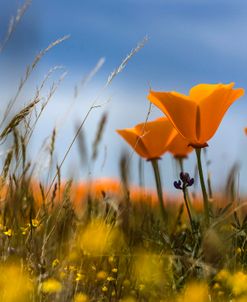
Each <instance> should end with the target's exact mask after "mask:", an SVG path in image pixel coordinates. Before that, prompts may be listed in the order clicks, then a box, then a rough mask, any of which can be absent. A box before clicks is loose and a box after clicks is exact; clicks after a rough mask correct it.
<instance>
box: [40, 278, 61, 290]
mask: <svg viewBox="0 0 247 302" xmlns="http://www.w3.org/2000/svg"><path fill="white" fill-rule="evenodd" d="M61 290H62V284H61V283H60V282H59V281H57V280H56V279H53V278H50V279H47V280H45V281H44V282H43V283H42V291H43V292H44V293H47V294H53V293H58V292H60V291H61Z"/></svg>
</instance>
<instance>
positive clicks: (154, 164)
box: [151, 159, 167, 222]
mask: <svg viewBox="0 0 247 302" xmlns="http://www.w3.org/2000/svg"><path fill="white" fill-rule="evenodd" d="M151 163H152V167H153V171H154V176H155V182H156V189H157V194H158V199H159V203H160V211H161V214H162V216H163V219H164V221H165V222H167V213H166V210H165V207H164V201H163V192H162V185H161V180H160V171H159V165H158V160H157V159H151Z"/></svg>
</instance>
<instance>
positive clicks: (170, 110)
mask: <svg viewBox="0 0 247 302" xmlns="http://www.w3.org/2000/svg"><path fill="white" fill-rule="evenodd" d="M148 99H149V101H150V102H151V103H153V104H154V105H156V106H157V107H158V108H159V109H160V110H161V111H163V112H164V113H165V115H166V116H167V117H168V118H169V119H170V121H171V122H172V124H173V125H174V127H175V128H176V129H177V131H178V132H179V133H180V134H181V135H182V136H184V137H185V138H186V139H188V140H189V141H190V142H191V143H192V142H194V138H195V123H196V103H195V102H194V101H192V100H191V99H190V98H189V97H188V96H186V95H183V94H180V93H177V92H155V91H150V93H149V95H148Z"/></svg>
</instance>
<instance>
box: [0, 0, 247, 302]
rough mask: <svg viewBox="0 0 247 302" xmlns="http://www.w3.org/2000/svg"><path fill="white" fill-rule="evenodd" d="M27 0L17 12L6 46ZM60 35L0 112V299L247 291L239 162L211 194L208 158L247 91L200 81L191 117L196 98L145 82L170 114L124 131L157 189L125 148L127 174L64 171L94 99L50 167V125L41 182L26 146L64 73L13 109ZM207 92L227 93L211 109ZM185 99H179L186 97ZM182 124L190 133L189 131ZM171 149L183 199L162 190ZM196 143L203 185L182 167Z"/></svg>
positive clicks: (202, 299)
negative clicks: (132, 164) (162, 167)
mask: <svg viewBox="0 0 247 302" xmlns="http://www.w3.org/2000/svg"><path fill="white" fill-rule="evenodd" d="M27 3H28V2H26V4H25V5H24V6H23V7H22V8H21V9H20V10H19V11H18V13H17V16H16V17H15V18H14V19H13V20H12V21H11V23H10V27H9V30H8V32H7V34H6V37H5V39H4V41H3V43H2V44H1V47H0V55H1V52H2V51H4V50H5V46H6V45H7V42H8V40H9V39H10V38H11V36H12V33H13V32H14V30H15V27H16V26H17V23H18V22H19V20H20V19H21V18H22V16H23V14H24V12H25V10H26V9H27V7H28V4H27ZM65 39H67V37H64V38H62V39H59V40H57V41H55V42H53V43H51V44H50V45H49V46H48V47H47V48H46V49H44V50H42V51H41V52H40V53H39V54H38V55H37V56H36V57H35V59H34V60H33V62H32V63H31V64H30V65H29V66H28V67H27V68H26V71H25V74H24V76H23V78H22V79H21V80H20V83H19V87H18V89H17V92H16V93H15V94H14V96H13V98H12V99H11V100H10V102H9V103H8V106H7V108H6V110H5V112H4V114H3V117H2V120H1V121H0V125H1V132H0V140H1V146H2V148H3V150H7V151H6V153H5V154H4V159H3V161H2V171H1V177H0V301H3V302H17V301H18V302H36V301H37V302H41V301H43V302H56V301H57V302H58V301H59V302H86V301H95V302H100V301H101V302H104V301H105V302H106V301H111V302H114V301H122V302H142V301H143V302H144V301H145V302H146V301H147V302H148V301H150V302H152V301H153V302H157V301H160V302H173V301H174V302H210V301H211V302H217V301H226V302H227V301H229V302H230V301H235V302H244V301H247V203H246V199H245V197H244V196H239V193H238V188H237V185H236V184H237V179H236V178H237V176H236V173H235V172H236V171H235V170H234V169H233V170H232V171H229V177H228V185H227V187H226V189H225V191H222V192H214V193H212V191H211V180H210V176H209V175H206V173H205V171H203V169H202V166H201V157H202V158H203V159H204V152H201V150H203V149H204V148H206V147H207V141H208V140H209V139H210V138H211V137H212V136H213V135H214V133H215V131H216V130H217V127H218V125H219V123H220V121H221V119H222V118H223V115H224V113H225V111H226V110H227V108H228V107H229V106H230V105H231V104H232V103H233V101H234V100H235V99H237V98H239V97H240V96H242V95H243V93H244V91H243V89H240V88H239V89H233V84H228V85H223V84H218V85H208V86H206V87H204V86H200V87H197V88H195V87H194V88H193V89H194V94H196V95H197V97H198V95H199V94H200V96H201V95H203V94H205V90H206V94H207V97H205V98H202V101H201V104H204V103H203V102H204V101H205V104H206V103H207V104H206V105H205V104H204V105H201V106H204V107H202V108H199V107H200V106H199V105H198V103H196V106H197V107H195V108H196V109H195V121H193V114H192V113H193V112H194V111H193V110H194V109H193V108H194V107H193V106H194V103H193V100H192V101H191V100H190V101H188V100H187V98H186V97H184V96H181V95H180V96H179V97H178V94H175V93H173V94H172V93H164V95H163V94H162V95H159V94H158V93H156V92H153V91H150V94H149V96H148V98H149V100H150V102H152V103H153V104H154V105H156V106H157V107H158V108H160V109H161V110H162V111H163V112H164V113H165V114H166V115H167V116H168V118H169V119H167V118H161V119H159V120H156V121H151V122H150V121H148V120H147V118H146V117H144V118H143V120H145V119H146V121H145V122H144V123H143V124H139V125H137V126H135V127H134V128H131V129H122V130H118V133H119V134H120V135H121V136H122V137H123V138H124V139H125V140H126V141H127V143H129V145H130V146H131V147H132V148H133V150H134V152H136V153H137V154H138V155H140V158H142V161H143V159H145V160H147V161H148V162H150V164H151V165H152V167H153V170H154V178H155V181H156V190H151V189H148V188H145V187H144V186H142V185H141V183H142V182H141V178H142V173H143V171H142V166H141V164H140V171H139V172H140V173H139V175H140V186H133V185H132V184H131V183H130V181H129V177H128V169H129V158H128V156H125V155H123V156H122V158H121V161H120V163H119V172H120V173H119V174H120V175H121V178H120V179H101V180H97V179H88V180H86V181H81V182H78V181H73V179H68V180H67V181H64V180H62V179H61V171H62V169H63V163H64V162H65V161H66V159H67V156H68V154H69V153H70V150H71V148H72V146H73V145H74V144H75V143H77V140H79V141H81V144H80V145H81V146H83V138H82V137H81V136H80V134H81V129H83V126H84V124H85V122H86V120H87V119H88V118H90V112H91V111H92V110H93V109H94V108H95V107H97V104H96V102H94V103H93V104H92V106H91V108H90V109H89V111H88V113H87V115H86V116H85V119H84V120H82V121H81V124H80V125H79V126H78V129H77V132H76V133H75V136H74V138H73V139H72V141H71V144H70V145H69V146H68V148H67V152H66V153H65V155H64V157H63V159H62V161H61V162H60V163H57V164H56V168H55V169H53V166H54V165H53V163H54V162H53V161H54V152H55V145H56V144H55V143H56V129H54V131H53V132H52V133H51V136H50V140H49V144H48V148H47V150H48V152H47V157H48V159H49V163H50V170H49V171H48V172H47V173H48V174H49V175H48V176H47V179H48V180H49V181H48V182H47V181H46V182H44V181H43V180H41V179H38V178H37V177H36V176H35V175H34V171H35V169H36V164H37V163H35V162H32V161H30V160H29V157H28V156H27V154H29V148H30V146H29V143H30V139H31V137H32V135H33V132H34V129H35V127H36V125H37V123H38V122H39V119H40V116H41V115H42V114H43V113H44V111H45V109H46V106H47V104H48V103H49V101H50V99H51V98H52V96H53V94H54V93H55V92H56V88H57V87H58V85H59V84H60V81H62V78H63V75H62V77H61V79H60V81H59V82H58V83H54V84H53V85H52V87H51V89H50V92H49V94H48V96H47V97H46V98H44V97H42V95H41V92H42V88H43V86H44V85H45V83H46V81H47V79H48V78H49V76H50V75H51V74H52V73H53V71H54V70H56V67H55V68H54V69H52V70H50V71H49V72H48V74H47V75H46V76H45V78H44V81H43V82H42V83H41V84H39V85H38V86H37V87H38V88H37V91H36V92H35V96H34V98H33V99H32V100H31V101H29V102H28V103H27V104H26V105H24V107H23V108H22V109H21V110H20V111H19V112H17V113H15V114H14V113H13V110H12V109H13V108H14V107H15V105H16V102H17V101H18V99H19V96H20V94H21V91H22V89H23V87H24V86H25V84H26V82H27V80H28V79H29V78H30V77H31V76H32V72H33V71H34V70H35V68H36V66H37V64H38V63H39V61H40V60H41V59H42V57H43V56H44V55H45V54H46V53H47V52H48V51H52V48H53V47H55V46H56V45H57V44H60V43H62V42H63V41H64V40H65ZM145 42H146V39H144V41H143V42H141V43H140V44H138V45H137V47H136V48H135V49H133V50H132V51H131V53H130V54H129V55H128V56H127V57H126V58H125V59H124V60H123V62H122V63H121V64H120V65H119V67H117V68H116V69H115V71H114V72H113V73H112V74H111V75H110V76H109V78H108V79H107V82H106V87H107V86H108V85H110V84H111V82H112V81H113V79H114V78H115V76H117V75H118V73H120V72H121V71H122V70H123V69H124V68H125V66H126V64H127V63H128V61H129V60H130V59H132V56H134V55H135V54H136V53H137V52H138V51H139V50H140V49H141V48H142V47H143V46H144V44H145ZM96 71H97V70H95V72H96ZM214 93H215V95H213V94H214ZM192 94H193V93H191V95H190V97H191V98H192ZM209 95H210V97H211V95H213V97H212V99H213V100H215V99H216V97H217V100H218V99H219V103H220V102H221V103H220V105H219V107H217V106H216V105H215V107H213V110H214V113H213V115H212V114H211V111H210V110H211V107H210V106H211V103H209V101H211V99H210V97H209ZM175 97H176V99H173V104H175V105H174V107H173V105H172V106H170V103H167V99H169V98H175ZM179 98H180V99H179ZM178 99H179V100H178ZM176 102H177V103H176ZM179 102H184V103H182V107H181V104H180V103H179ZM179 104H180V105H179ZM188 104H189V105H188ZM187 105H188V106H191V108H192V109H193V110H192V109H190V110H192V111H188V112H190V114H191V115H190V118H189V119H188V116H186V112H187V111H186V110H187V107H186V106H187ZM169 106H170V107H169ZM181 108H182V113H181ZM198 108H199V109H198ZM222 108H223V109H222ZM199 110H201V111H200V113H198V112H199ZM210 114H211V115H210ZM208 117H211V119H210V126H209V125H208V124H209V123H208V120H206V124H207V125H206V126H205V125H204V124H203V121H204V118H205V119H206V118H208ZM106 122H107V119H106V116H105V115H103V116H102V119H101V121H100V123H99V125H98V131H97V133H96V136H95V141H94V144H93V150H92V156H91V158H92V160H95V159H96V158H97V154H98V152H99V150H98V149H99V146H100V145H99V143H100V141H101V138H102V134H103V132H104V128H105V124H106ZM183 123H186V124H183ZM181 124H182V126H181ZM185 125H186V126H187V127H188V129H189V130H188V131H187V132H188V133H183V129H187V128H186V127H185ZM174 127H175V128H174ZM193 127H194V128H195V129H194V128H193ZM193 131H194V132H193ZM181 134H182V135H181ZM120 139H121V138H120V136H119V140H120ZM175 139H176V140H175ZM81 152H82V153H83V149H81ZM165 152H170V153H171V154H172V155H173V156H174V158H176V160H177V164H178V167H179V172H181V173H180V175H179V177H178V178H179V179H175V180H174V191H177V190H178V191H179V192H180V194H177V195H174V196H177V197H174V196H172V195H169V194H166V193H163V188H162V186H161V181H160V171H159V166H158V163H159V158H160V157H161V156H162V155H163V154H164V153H165ZM190 152H196V154H197V160H198V161H197V170H196V175H195V177H197V178H198V179H199V180H200V184H201V188H202V192H195V190H193V185H194V178H192V176H190V175H188V174H187V173H186V171H184V170H183V161H184V160H185V158H186V156H187V154H188V153H190ZM140 163H141V162H140ZM205 176H206V177H205ZM193 177H194V175H193Z"/></svg>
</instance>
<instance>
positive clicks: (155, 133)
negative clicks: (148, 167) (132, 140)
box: [135, 117, 177, 158]
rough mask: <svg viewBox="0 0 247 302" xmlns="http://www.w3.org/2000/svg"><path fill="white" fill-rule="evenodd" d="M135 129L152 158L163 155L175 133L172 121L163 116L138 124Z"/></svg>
mask: <svg viewBox="0 0 247 302" xmlns="http://www.w3.org/2000/svg"><path fill="white" fill-rule="evenodd" d="M135 129H136V131H137V133H138V135H140V136H141V139H142V142H143V144H144V145H145V147H146V149H148V151H149V155H150V156H151V157H152V158H157V157H160V156H161V155H163V154H164V152H165V151H167V148H168V146H169V144H170V142H171V141H172V139H173V138H174V137H175V135H176V133H177V131H176V130H175V128H174V127H173V125H172V123H171V122H170V121H169V119H168V118H165V117H163V118H159V119H156V120H154V121H150V122H147V123H142V124H139V125H137V126H136V127H135Z"/></svg>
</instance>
